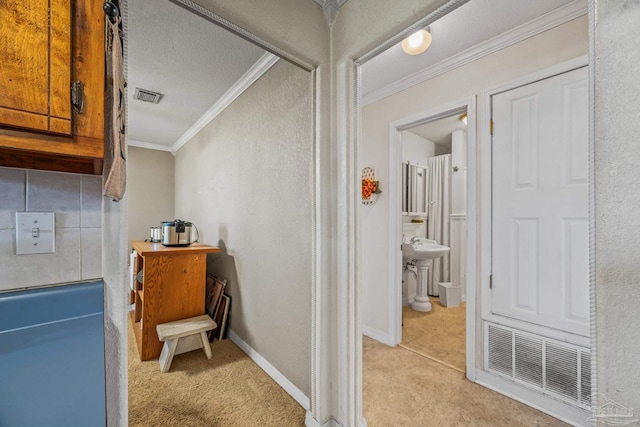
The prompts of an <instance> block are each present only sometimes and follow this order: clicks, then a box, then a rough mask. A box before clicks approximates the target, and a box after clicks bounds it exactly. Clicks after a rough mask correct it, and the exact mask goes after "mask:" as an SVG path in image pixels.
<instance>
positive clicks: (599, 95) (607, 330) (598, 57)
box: [591, 1, 640, 419]
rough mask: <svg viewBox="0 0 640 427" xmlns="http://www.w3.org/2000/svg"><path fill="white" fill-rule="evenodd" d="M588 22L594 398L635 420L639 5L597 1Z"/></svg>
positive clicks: (639, 276) (639, 387) (638, 393)
mask: <svg viewBox="0 0 640 427" xmlns="http://www.w3.org/2000/svg"><path fill="white" fill-rule="evenodd" d="M591 10H592V11H593V10H594V9H591ZM594 18H595V19H596V20H597V21H596V22H597V25H596V26H595V51H594V55H595V66H594V71H595V91H594V92H595V103H594V108H595V240H594V241H593V243H595V281H596V292H595V295H594V297H595V304H596V312H597V315H596V320H597V323H596V324H593V326H595V329H596V331H595V332H596V338H597V380H598V382H597V392H598V395H597V397H598V403H599V405H602V404H604V403H605V401H606V400H612V401H614V402H617V403H619V404H620V405H623V406H625V407H627V408H630V409H631V408H633V409H634V414H635V415H636V416H635V417H634V418H635V419H637V418H638V416H637V414H638V410H639V409H640V364H638V355H639V354H640V338H639V335H638V330H640V232H639V230H640V215H638V212H639V209H640V191H638V182H639V181H640V178H639V177H640V175H639V174H638V163H640V146H639V145H638V135H640V121H639V120H638V117H640V103H638V99H639V98H640V85H639V84H638V75H637V74H638V73H637V72H636V71H634V70H638V69H640V50H639V49H640V48H639V45H638V29H639V26H638V23H639V22H640V2H638V1H598V2H597V8H595V16H594ZM592 249H593V248H592ZM592 256H593V255H592ZM592 259H593V258H592ZM594 392H595V391H594Z"/></svg>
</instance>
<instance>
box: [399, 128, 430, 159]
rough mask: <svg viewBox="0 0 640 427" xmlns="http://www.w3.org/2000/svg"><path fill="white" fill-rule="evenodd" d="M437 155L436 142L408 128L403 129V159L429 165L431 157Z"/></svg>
mask: <svg viewBox="0 0 640 427" xmlns="http://www.w3.org/2000/svg"><path fill="white" fill-rule="evenodd" d="M433 156H436V143H435V142H433V141H429V140H428V139H425V138H423V137H421V136H418V135H416V134H415V133H411V132H410V131H408V130H404V131H402V161H403V162H406V161H410V162H412V163H418V164H421V165H424V166H427V161H428V160H429V158H431V157H433Z"/></svg>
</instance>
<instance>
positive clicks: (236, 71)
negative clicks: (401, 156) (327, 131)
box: [126, 0, 586, 150]
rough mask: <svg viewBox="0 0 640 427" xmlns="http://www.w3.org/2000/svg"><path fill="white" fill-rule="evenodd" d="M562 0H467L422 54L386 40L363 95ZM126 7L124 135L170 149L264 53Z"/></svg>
mask: <svg viewBox="0 0 640 427" xmlns="http://www.w3.org/2000/svg"><path fill="white" fill-rule="evenodd" d="M302 1H309V0H302ZM312 1H314V2H316V3H318V4H320V0H312ZM574 2H583V3H585V4H586V0H574ZM322 3H323V4H324V3H327V0H322ZM331 3H335V4H342V3H343V1H342V0H333V1H332V2H331ZM567 3H571V0H536V1H530V0H471V1H469V2H468V3H466V4H465V5H463V6H461V7H460V8H458V9H457V10H455V11H453V12H452V13H450V14H448V15H447V16H445V17H443V18H442V19H440V20H438V21H436V22H434V23H432V24H431V33H432V35H433V42H432V44H431V47H429V49H428V50H427V51H426V52H425V53H424V54H422V55H418V56H413V57H412V56H409V55H406V54H404V53H403V52H402V51H401V49H400V47H399V46H393V47H392V48H390V49H388V50H387V51H385V52H383V53H382V54H381V55H379V56H378V57H376V58H373V59H372V60H370V61H369V62H367V63H366V64H364V65H363V68H362V77H363V79H362V84H363V94H364V97H367V96H370V95H372V94H373V95H375V94H376V93H381V92H384V90H385V89H386V90H387V91H388V90H389V87H390V85H391V86H393V84H394V82H397V81H400V80H402V79H406V78H408V77H411V76H412V75H415V74H416V73H420V72H421V70H425V69H429V67H433V66H434V65H435V66H437V65H438V64H440V63H442V61H444V60H446V59H447V58H450V57H452V56H454V55H456V54H458V53H460V52H462V51H465V50H468V49H471V48H473V47H474V46H476V45H478V44H480V43H483V42H486V41H487V40H489V39H492V38H493V37H496V36H498V35H499V34H501V33H503V32H505V31H508V30H512V29H513V28H516V27H518V26H520V25H522V24H524V23H526V22H528V21H531V20H532V19H534V18H536V17H538V16H540V15H543V14H545V13H547V12H550V11H552V10H554V9H556V8H558V7H560V6H563V5H565V4H567ZM128 9H129V24H128V28H129V29H128V34H127V35H126V37H127V41H128V89H129V91H128V92H129V104H128V114H129V122H128V123H129V140H130V143H131V144H132V145H139V146H147V147H149V148H157V149H166V150H170V149H171V148H172V147H174V146H175V145H176V143H177V142H178V141H179V140H180V138H181V137H182V136H183V135H184V134H185V133H187V132H188V130H189V129H190V128H191V127H192V126H193V125H194V124H195V123H196V122H197V121H198V119H200V118H201V117H202V116H203V115H205V114H206V113H207V112H208V111H209V110H210V109H211V108H212V107H213V106H214V105H215V104H216V103H217V102H218V101H219V100H220V99H221V98H222V97H223V95H224V94H225V93H227V91H229V90H230V89H231V88H233V87H234V85H236V83H237V82H238V81H239V80H240V79H241V78H242V76H243V75H245V73H246V72H247V71H248V70H249V69H251V68H252V67H253V66H254V64H256V63H258V62H259V60H260V59H261V57H263V55H264V54H265V51H264V50H262V49H261V48H259V47H257V46H255V45H253V44H252V43H250V42H248V41H246V40H244V39H241V38H240V37H238V36H235V35H233V34H231V33H230V32H228V31H226V30H224V29H222V28H220V27H218V26H217V25H215V24H213V23H211V22H209V21H206V20H204V19H203V18H201V17H198V16H195V15H193V14H191V13H190V12H188V11H186V10H185V9H183V8H181V7H179V6H177V5H175V4H173V3H171V2H170V1H168V0H156V1H153V2H151V1H133V2H129V7H128ZM485 23H490V25H487V24H485ZM136 87H139V88H143V89H148V90H152V91H155V92H160V93H162V94H164V97H163V98H162V100H161V101H160V103H159V104H150V103H144V102H142V101H134V100H133V94H134V91H135V88H136ZM414 132H415V130H414ZM430 139H431V138H430Z"/></svg>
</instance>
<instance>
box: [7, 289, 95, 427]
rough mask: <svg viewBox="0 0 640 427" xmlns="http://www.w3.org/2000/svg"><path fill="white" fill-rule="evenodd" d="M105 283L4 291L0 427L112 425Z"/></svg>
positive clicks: (89, 426)
mask: <svg viewBox="0 0 640 427" xmlns="http://www.w3.org/2000/svg"><path fill="white" fill-rule="evenodd" d="M103 313H104V308H103V283H102V282H100V281H98V282H91V283H79V284H70V285H64V286H55V287H50V288H43V289H33V290H26V291H18V292H7V293H2V294H0V427H14V426H16V427H18V426H19V427H42V426H47V427H56V426H60V427H74V426H78V427H92V426H96V427H97V426H105V425H106V409H105V373H104V372H105V370H104V321H103Z"/></svg>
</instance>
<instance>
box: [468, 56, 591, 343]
mask: <svg viewBox="0 0 640 427" xmlns="http://www.w3.org/2000/svg"><path fill="white" fill-rule="evenodd" d="M588 66H589V57H588V55H583V56H579V57H577V58H574V59H570V60H568V61H565V62H561V63H559V64H556V65H553V66H551V67H548V68H545V69H543V70H540V71H537V72H535V73H531V74H528V75H525V76H523V77H520V78H517V79H515V80H511V81H509V82H507V83H503V84H500V85H497V86H493V87H491V88H489V89H486V90H484V91H483V92H482V93H481V95H480V96H481V97H482V102H483V111H486V112H487V116H488V118H489V119H492V118H493V115H492V113H493V111H492V109H491V99H492V97H493V96H494V95H497V94H499V93H501V92H505V91H508V90H511V89H515V88H517V87H521V86H525V85H528V84H531V83H535V82H537V81H540V80H544V79H548V78H550V77H553V76H556V75H559V74H563V73H566V72H569V71H572V70H575V69H578V68H582V67H588ZM480 128H481V130H480V135H481V139H482V141H484V142H483V143H482V144H480V150H479V152H478V154H479V167H480V175H479V179H480V183H481V184H480V187H481V188H480V192H481V194H486V195H489V196H488V197H482V198H481V199H482V200H481V201H480V218H481V221H480V223H481V224H480V228H481V233H482V236H483V238H482V239H481V241H480V246H481V248H480V250H481V253H482V254H483V256H482V261H481V263H480V266H479V267H480V281H481V283H480V300H481V301H480V303H481V304H480V307H481V313H480V314H481V320H490V321H492V322H494V323H498V324H502V325H505V326H511V327H516V328H519V329H521V330H523V331H526V332H532V333H536V332H539V329H538V328H536V326H535V325H532V324H530V323H528V322H524V321H520V320H517V319H511V318H505V317H504V316H497V315H494V314H492V313H491V294H490V292H491V291H490V288H489V277H490V275H491V263H492V240H491V229H492V226H491V223H492V217H491V203H492V197H491V196H490V195H491V194H492V181H491V180H492V178H491V175H492V165H491V152H492V135H491V128H490V122H489V120H484V121H483V123H481V126H480ZM590 180H592V178H591V177H590ZM591 186H592V182H589V187H590V188H591ZM591 316H593V313H591ZM544 331H545V333H544V335H545V336H549V337H550V338H556V339H560V340H567V339H568V342H570V343H571V344H576V345H580V346H587V347H590V345H589V343H590V339H589V338H584V337H581V336H578V335H574V334H568V333H560V332H558V333H557V334H556V333H554V332H553V331H550V330H548V328H545V329H544ZM591 333H592V334H593V331H591Z"/></svg>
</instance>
